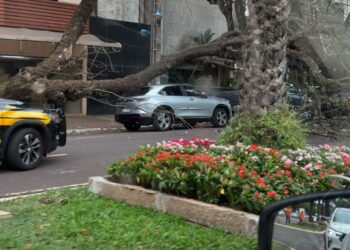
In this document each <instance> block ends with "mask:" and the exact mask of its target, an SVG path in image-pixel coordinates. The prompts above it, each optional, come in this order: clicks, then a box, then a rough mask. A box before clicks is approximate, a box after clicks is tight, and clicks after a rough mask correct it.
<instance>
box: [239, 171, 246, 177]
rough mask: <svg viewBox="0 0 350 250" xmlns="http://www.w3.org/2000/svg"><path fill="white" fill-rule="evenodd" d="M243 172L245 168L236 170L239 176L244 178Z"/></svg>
mask: <svg viewBox="0 0 350 250" xmlns="http://www.w3.org/2000/svg"><path fill="white" fill-rule="evenodd" d="M245 172H246V170H243V169H241V170H239V171H238V175H239V177H241V178H244V174H245Z"/></svg>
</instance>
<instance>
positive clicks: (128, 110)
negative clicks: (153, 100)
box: [122, 109, 131, 113]
mask: <svg viewBox="0 0 350 250" xmlns="http://www.w3.org/2000/svg"><path fill="white" fill-rule="evenodd" d="M130 111H131V110H130V109H122V112H123V113H127V112H130Z"/></svg>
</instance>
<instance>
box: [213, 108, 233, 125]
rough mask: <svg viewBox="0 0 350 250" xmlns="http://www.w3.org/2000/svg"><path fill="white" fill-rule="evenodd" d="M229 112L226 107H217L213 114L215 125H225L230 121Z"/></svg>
mask: <svg viewBox="0 0 350 250" xmlns="http://www.w3.org/2000/svg"><path fill="white" fill-rule="evenodd" d="M228 119H229V116H228V113H227V111H226V110H225V109H224V108H216V109H215V111H214V114H213V125H214V127H219V128H222V127H225V126H226V125H227V123H228Z"/></svg>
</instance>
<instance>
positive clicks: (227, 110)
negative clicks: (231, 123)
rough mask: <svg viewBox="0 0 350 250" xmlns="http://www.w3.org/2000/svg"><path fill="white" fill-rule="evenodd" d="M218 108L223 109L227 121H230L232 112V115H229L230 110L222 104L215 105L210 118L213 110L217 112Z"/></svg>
mask: <svg viewBox="0 0 350 250" xmlns="http://www.w3.org/2000/svg"><path fill="white" fill-rule="evenodd" d="M218 108H223V109H224V110H225V111H226V112H227V115H228V119H231V116H232V115H233V111H232V114H230V109H229V108H228V107H227V106H226V105H224V104H219V105H216V106H215V108H214V110H213V114H212V116H213V115H214V112H215V110H217V109H218Z"/></svg>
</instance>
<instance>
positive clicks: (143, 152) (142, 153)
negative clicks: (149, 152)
mask: <svg viewBox="0 0 350 250" xmlns="http://www.w3.org/2000/svg"><path fill="white" fill-rule="evenodd" d="M138 154H139V155H146V153H145V151H139V153H138Z"/></svg>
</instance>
